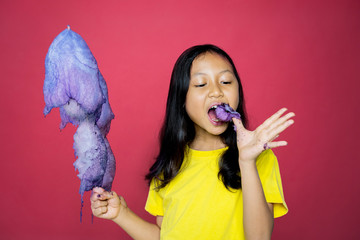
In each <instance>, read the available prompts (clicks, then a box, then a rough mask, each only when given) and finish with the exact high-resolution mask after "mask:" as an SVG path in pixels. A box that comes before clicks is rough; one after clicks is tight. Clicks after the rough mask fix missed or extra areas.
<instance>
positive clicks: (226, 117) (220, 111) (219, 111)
mask: <svg viewBox="0 0 360 240" xmlns="http://www.w3.org/2000/svg"><path fill="white" fill-rule="evenodd" d="M215 114H216V117H217V118H218V119H219V120H220V121H223V122H230V121H231V119H233V118H237V119H240V117H241V116H240V113H238V112H236V111H235V110H234V109H232V108H231V107H230V106H229V105H228V104H225V103H223V104H221V105H218V106H217V107H216V109H215Z"/></svg>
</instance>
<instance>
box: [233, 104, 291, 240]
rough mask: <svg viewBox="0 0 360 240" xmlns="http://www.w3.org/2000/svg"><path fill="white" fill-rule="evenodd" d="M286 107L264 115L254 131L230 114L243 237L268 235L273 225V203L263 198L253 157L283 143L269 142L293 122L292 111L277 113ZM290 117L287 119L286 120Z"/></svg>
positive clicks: (265, 237)
mask: <svg viewBox="0 0 360 240" xmlns="http://www.w3.org/2000/svg"><path fill="white" fill-rule="evenodd" d="M286 110H287V109H286V108H282V109H280V110H279V111H278V112H277V113H275V114H274V115H272V116H271V117H270V118H268V119H267V120H266V121H265V122H264V123H263V124H261V125H260V126H259V127H258V128H256V129H255V130H254V131H249V130H247V129H245V128H244V126H243V124H242V122H241V121H240V120H239V119H235V118H233V122H234V124H235V126H236V129H237V130H236V134H237V146H238V150H239V167H240V172H241V184H242V193H243V205H244V219H243V222H244V232H245V236H246V239H248V240H252V239H271V234H272V230H273V226H274V214H273V206H272V204H270V203H267V202H266V199H265V195H264V191H263V188H262V185H261V181H260V178H259V174H258V171H257V168H256V159H257V157H258V156H259V155H260V154H261V152H262V151H264V149H267V148H276V147H281V146H286V145H287V142H286V141H278V142H273V141H274V140H275V139H276V138H277V137H278V136H279V134H280V133H281V132H283V131H284V130H285V129H286V128H288V127H289V126H290V125H291V124H293V123H294V120H292V119H290V118H291V117H293V116H295V114H294V113H293V112H290V113H288V114H286V115H285V116H282V117H281V115H282V114H283V113H284V112H285V111H286ZM289 119H290V120H289Z"/></svg>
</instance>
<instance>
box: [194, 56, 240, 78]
mask: <svg viewBox="0 0 360 240" xmlns="http://www.w3.org/2000/svg"><path fill="white" fill-rule="evenodd" d="M224 70H229V71H231V72H233V71H232V66H231V64H230V63H229V61H228V60H227V59H226V58H225V57H223V56H221V55H219V54H217V53H213V52H206V53H203V54H201V55H199V56H197V57H196V58H195V59H194V61H193V63H192V66H191V75H193V74H196V73H212V72H213V73H217V72H222V71H224Z"/></svg>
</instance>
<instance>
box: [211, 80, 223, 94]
mask: <svg viewBox="0 0 360 240" xmlns="http://www.w3.org/2000/svg"><path fill="white" fill-rule="evenodd" d="M223 96H224V94H223V92H222V90H221V87H219V86H218V84H216V83H215V84H212V86H211V87H210V90H209V97H216V98H218V97H223Z"/></svg>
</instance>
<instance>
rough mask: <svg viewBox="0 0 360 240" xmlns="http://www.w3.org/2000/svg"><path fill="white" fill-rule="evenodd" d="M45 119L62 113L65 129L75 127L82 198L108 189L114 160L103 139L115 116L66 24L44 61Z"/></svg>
mask: <svg viewBox="0 0 360 240" xmlns="http://www.w3.org/2000/svg"><path fill="white" fill-rule="evenodd" d="M43 91H44V99H45V104H46V106H45V108H44V115H45V116H46V115H47V114H49V113H50V111H51V110H52V109H53V108H59V109H60V117H61V124H60V129H63V128H64V127H65V126H66V124H67V123H72V124H74V125H75V126H78V129H77V131H76V133H75V135H74V145H73V148H74V150H75V156H76V157H77V160H76V161H75V162H74V166H75V169H76V170H78V171H79V174H78V177H79V178H80V180H81V183H80V190H79V192H80V194H81V206H82V204H83V195H84V192H85V191H89V190H91V189H93V188H94V187H102V188H104V189H105V190H107V191H110V190H111V186H112V182H113V180H114V176H115V157H114V155H113V153H112V150H111V147H110V145H109V142H108V140H107V139H106V135H107V134H108V132H109V130H110V124H111V120H112V119H113V118H114V114H113V112H112V110H111V107H110V105H109V99H108V90H107V86H106V82H105V79H104V78H103V76H102V74H101V73H100V71H99V68H98V65H97V62H96V60H95V58H94V56H93V54H92V53H91V51H90V49H89V47H88V45H87V44H86V42H85V41H84V39H83V38H82V37H81V36H80V35H79V34H77V33H75V32H74V31H72V30H71V29H70V27H69V26H68V28H67V29H65V30H64V31H63V32H61V33H60V34H59V35H58V36H57V37H56V38H55V39H54V41H53V42H52V44H51V45H50V47H49V50H48V53H47V55H46V58H45V81H44V88H43Z"/></svg>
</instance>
